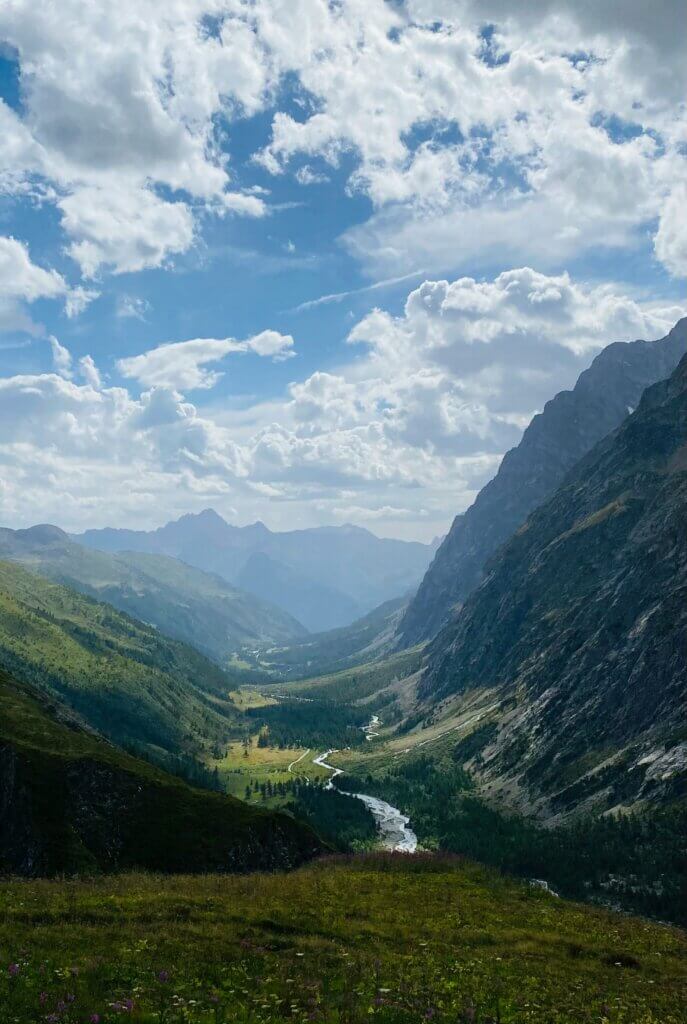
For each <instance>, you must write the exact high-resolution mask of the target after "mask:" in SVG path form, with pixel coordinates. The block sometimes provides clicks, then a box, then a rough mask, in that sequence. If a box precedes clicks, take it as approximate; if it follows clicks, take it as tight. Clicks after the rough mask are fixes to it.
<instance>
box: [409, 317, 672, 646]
mask: <svg viewBox="0 0 687 1024" xmlns="http://www.w3.org/2000/svg"><path fill="white" fill-rule="evenodd" d="M686 351H687V319H683V320H680V322H679V323H678V324H677V325H676V326H675V327H674V328H673V330H672V331H671V332H670V334H668V335H667V337H665V338H663V339H662V340H660V341H654V342H647V341H634V342H632V343H630V344H624V343H617V344H613V345H609V346H608V348H605V349H604V350H603V352H601V353H600V354H599V355H598V356H597V357H596V359H595V360H594V362H593V363H592V365H591V366H590V367H589V369H588V370H585V372H584V373H583V374H581V376H580V378H579V380H578V381H577V384H576V385H575V387H574V389H573V390H572V391H562V392H561V393H560V394H558V395H556V397H555V398H554V399H552V400H551V401H550V402H548V403H547V404H546V406H545V408H544V411H543V412H542V413H541V414H540V415H538V416H535V417H534V419H533V420H532V422H531V423H530V425H529V427H528V428H527V430H526V431H525V433H524V435H523V438H522V441H521V442H520V444H519V445H518V446H517V448H514V449H512V451H509V452H508V453H507V454H506V455H505V457H504V459H503V462H502V463H501V467H500V469H499V471H498V473H497V475H496V477H495V478H494V479H493V480H492V481H491V482H490V483H488V484H487V485H486V487H484V488H483V489H482V491H481V492H480V494H479V495H478V497H477V499H476V500H475V502H474V504H473V505H472V506H471V508H469V509H468V511H467V512H465V514H463V515H459V516H457V517H456V519H455V520H454V523H453V526H452V527H451V530H450V531H449V533H448V535H447V536H446V538H445V540H444V541H443V543H442V545H441V547H440V548H439V550H438V551H437V553H436V555H435V557H434V560H433V562H432V564H431V565H430V567H429V569H428V570H427V573H426V575H425V577H424V580H423V581H422V584H421V585H420V588H419V590H418V592H417V594H416V596H415V598H414V599H413V601H411V603H410V605H409V607H408V610H407V611H406V613H405V616H404V618H403V620H402V621H401V624H400V626H399V636H400V638H401V642H402V644H403V646H411V645H412V644H415V643H418V642H420V641H424V640H429V639H431V638H432V637H433V636H434V635H435V634H436V633H437V632H438V631H439V629H440V628H441V627H442V626H443V625H445V624H446V622H447V621H448V620H449V618H450V617H451V614H452V612H454V611H455V610H456V609H458V608H459V607H460V606H461V605H462V603H463V602H464V601H465V600H466V598H467V597H468V596H469V595H470V594H471V593H472V591H473V590H474V589H475V587H477V586H478V585H479V583H480V581H481V579H482V577H483V572H484V566H485V564H486V562H487V561H488V559H489V558H490V557H491V556H492V555H493V554H494V553H495V552H496V550H497V549H498V548H499V547H500V545H501V544H503V543H504V542H505V541H506V540H508V538H509V537H510V536H512V534H513V533H514V532H515V530H517V529H518V527H519V526H521V525H522V523H524V521H525V519H526V518H527V516H528V515H529V514H530V513H531V512H532V511H534V509H535V508H537V507H538V506H539V505H540V504H541V503H542V502H543V501H545V500H546V499H547V498H548V497H550V495H551V494H553V492H554V491H555V489H556V488H557V487H558V486H559V484H560V483H561V482H562V480H563V478H564V477H565V475H566V473H568V472H569V471H570V470H571V469H572V467H573V466H574V465H575V463H576V462H578V461H579V459H581V458H582V457H583V456H584V455H586V454H587V453H588V452H589V451H590V450H591V449H592V448H593V447H594V445H595V444H597V443H598V442H599V441H600V440H601V439H602V438H604V437H606V435H607V434H609V433H610V432H611V431H612V430H615V429H616V427H618V426H619V425H620V423H622V421H623V420H624V419H625V418H626V416H627V415H628V413H630V412H632V410H633V409H635V408H636V407H637V405H638V404H639V400H640V398H641V395H642V393H643V391H644V390H645V388H646V387H648V386H649V385H651V384H654V383H656V382H657V381H660V380H664V379H665V378H666V377H668V376H670V374H671V373H672V372H673V370H674V369H675V367H676V366H677V364H678V362H679V361H680V359H681V358H682V356H683V355H684V354H685V352H686Z"/></svg>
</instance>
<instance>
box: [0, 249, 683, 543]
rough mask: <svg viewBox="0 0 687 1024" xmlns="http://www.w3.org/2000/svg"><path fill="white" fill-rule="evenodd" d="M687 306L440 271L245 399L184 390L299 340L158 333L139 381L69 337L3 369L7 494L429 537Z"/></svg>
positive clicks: (22, 502)
mask: <svg viewBox="0 0 687 1024" xmlns="http://www.w3.org/2000/svg"><path fill="white" fill-rule="evenodd" d="M682 312H683V311H682V309H680V308H679V307H676V306H672V305H669V304H666V305H660V306H657V305H651V304H641V303H638V302H637V301H635V300H633V299H631V298H628V297H627V296H624V295H622V294H618V293H617V292H616V291H614V290H612V289H611V288H609V287H605V286H604V287H599V286H595V287H590V286H585V285H582V284H580V283H576V282H574V281H572V280H571V279H570V277H569V276H568V275H567V274H561V275H545V274H542V273H538V272H536V271H534V270H531V269H529V268H527V267H525V268H520V269H517V270H511V271H508V272H505V273H502V274H500V275H499V276H498V277H496V278H495V279H493V280H491V281H486V282H483V281H482V282H481V281H477V280H475V279H473V278H467V277H464V278H459V279H456V280H454V281H450V282H449V281H446V280H427V281H425V282H424V283H423V284H421V285H420V286H419V287H418V288H415V289H414V290H412V291H411V292H410V293H409V294H408V296H407V299H406V302H405V306H404V309H403V311H402V313H401V314H400V315H398V316H394V315H392V314H390V313H389V312H387V311H385V310H382V309H376V310H374V311H372V312H371V313H369V314H368V315H367V316H365V317H364V318H363V319H362V320H360V321H359V322H358V323H357V324H356V325H355V326H354V327H353V329H352V330H351V332H350V335H349V338H348V342H349V346H350V348H349V351H350V358H349V359H348V360H347V361H345V362H344V363H342V365H341V366H340V367H339V369H337V370H335V371H331V372H326V373H325V372H322V371H318V372H315V373H312V374H310V375H309V376H307V377H305V378H303V379H300V380H296V381H294V382H293V383H292V384H291V385H290V387H289V389H288V392H287V393H286V394H285V395H284V396H283V397H282V398H281V399H279V400H277V401H272V402H269V403H263V404H257V405H252V406H250V407H248V408H246V409H243V410H229V409H227V408H225V407H223V405H222V404H221V403H219V404H213V403H212V402H208V403H206V405H205V408H204V409H199V408H198V407H197V406H196V405H194V404H193V403H191V402H190V401H188V399H187V398H186V397H185V393H186V392H189V391H193V390H195V389H203V390H204V391H205V392H208V391H210V389H212V388H213V387H214V386H215V385H216V383H217V381H218V379H219V374H220V372H221V371H219V370H218V369H217V366H218V365H222V363H223V361H224V360H229V364H230V361H231V359H235V358H239V357H244V356H247V355H250V354H251V353H252V355H253V356H256V355H257V356H261V357H263V358H281V357H283V356H284V355H286V354H289V353H290V352H291V351H292V346H293V339H292V338H291V337H290V336H283V335H280V334H278V333H277V332H274V331H265V332H263V333H262V334H259V335H256V336H254V337H252V338H249V339H246V340H244V341H236V340H235V339H232V338H225V339H212V338H204V339H193V340H188V341H182V342H175V343H171V344H167V345H162V346H158V347H157V348H152V349H150V350H148V351H146V352H143V353H141V354H140V355H138V356H134V357H131V358H128V359H125V360H120V362H119V371H120V373H121V374H122V375H123V376H125V377H126V378H128V379H129V380H131V381H132V384H131V387H129V388H124V387H113V386H110V385H108V384H107V382H106V378H105V375H104V374H103V373H102V372H101V369H100V368H99V367H97V366H96V365H95V363H94V361H93V360H92V359H91V358H90V357H88V356H87V357H83V358H82V359H81V360H79V361H78V363H77V364H76V365H74V360H72V358H71V355H70V353H69V352H68V351H67V349H66V348H65V347H64V346H63V345H61V344H60V342H59V341H58V340H57V339H56V338H53V339H51V346H52V356H53V364H54V372H51V373H44V374H33V375H17V376H13V377H7V378H4V379H0V432H1V436H2V438H3V443H2V446H1V447H0V479H2V481H3V484H2V491H1V493H0V506H1V507H2V510H3V514H4V516H5V517H6V518H8V519H12V520H15V521H17V520H21V521H25V522H30V521H31V520H33V519H35V518H36V511H35V510H36V509H37V508H40V509H41V518H45V519H56V520H58V521H59V522H61V523H64V524H65V525H67V526H70V527H75V528H76V527H79V526H83V525H86V524H89V523H93V522H103V523H104V522H106V521H112V522H121V521H130V522H140V523H146V524H150V523H151V522H156V521H157V520H158V519H159V518H160V509H165V510H169V511H170V512H172V511H174V510H179V511H183V510H185V509H186V510H187V509H188V508H193V507H197V506H205V505H207V504H208V503H214V504H217V505H218V506H219V507H220V508H224V509H227V510H231V513H230V514H236V515H240V516H242V517H243V518H248V517H253V516H254V515H256V514H262V515H264V517H265V518H267V519H268V520H269V521H270V522H272V523H274V524H275V525H278V524H279V523H280V522H282V521H289V516H291V515H293V514H294V512H296V513H297V514H298V515H299V516H301V517H302V519H303V521H306V522H308V521H310V522H317V521H320V520H322V519H326V520H329V521H332V520H333V521H338V522H342V521H345V520H347V519H352V520H354V521H358V522H374V523H375V524H376V527H377V528H380V529H384V530H386V531H390V532H402V531H403V530H404V529H405V528H406V527H407V528H408V529H409V530H410V532H411V533H413V532H416V531H417V529H418V524H419V525H420V527H421V528H422V529H424V530H425V532H426V533H427V535H431V533H432V532H437V531H438V530H440V529H442V528H444V527H445V525H446V523H447V520H448V519H449V518H450V514H452V513H453V512H454V511H455V510H456V509H458V508H460V507H461V506H464V505H465V504H467V503H468V502H469V501H470V500H471V498H472V497H473V496H474V492H475V491H476V489H478V488H479V486H481V485H482V484H483V483H484V482H485V481H486V479H488V478H489V477H490V476H491V475H492V474H493V472H494V471H495V469H496V467H497V465H498V462H499V460H500V457H501V455H502V454H503V452H504V451H505V450H506V449H507V448H508V447H510V446H511V445H513V444H515V443H517V441H518V439H519V437H520V434H521V432H522V429H523V427H524V426H525V425H526V424H527V422H528V421H529V419H530V417H531V416H532V414H533V413H534V412H535V411H536V410H537V409H538V408H540V407H541V405H542V404H543V402H544V401H545V400H546V399H547V398H549V397H551V395H552V394H553V393H554V392H555V391H557V390H559V389H560V388H561V387H564V386H570V385H571V384H572V383H573V382H574V380H575V379H576V377H577V375H578V374H579V372H580V371H581V369H582V368H583V367H584V366H586V365H588V363H589V362H590V361H591V358H592V357H593V355H594V353H595V352H596V351H597V350H598V349H599V348H600V347H602V346H603V345H605V344H607V343H608V342H610V341H614V340H622V339H626V340H627V339H634V338H636V337H647V338H655V337H659V336H662V335H663V334H665V333H666V331H667V330H668V329H669V328H670V327H671V326H672V324H673V323H674V322H675V320H676V319H677V318H678V316H680V315H681V313H682ZM423 524H424V526H423Z"/></svg>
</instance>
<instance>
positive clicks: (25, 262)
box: [0, 236, 68, 334]
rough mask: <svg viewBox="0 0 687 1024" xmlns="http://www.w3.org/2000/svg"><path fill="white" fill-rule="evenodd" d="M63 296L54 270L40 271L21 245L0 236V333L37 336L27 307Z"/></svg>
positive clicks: (62, 284)
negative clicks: (41, 300) (10, 332)
mask: <svg viewBox="0 0 687 1024" xmlns="http://www.w3.org/2000/svg"><path fill="white" fill-rule="evenodd" d="M67 292H68V288H67V284H66V282H65V280H64V278H63V277H62V276H61V275H60V274H58V273H57V271H55V270H44V269H43V268H42V267H39V266H37V265H36V264H35V263H33V262H32V261H31V257H30V255H29V250H28V248H27V246H26V245H25V244H24V243H23V242H20V241H18V240H17V239H16V238H11V237H10V238H8V237H1V236H0V331H13V330H20V331H26V332H28V333H29V334H37V333H39V327H38V326H37V325H36V324H35V323H34V322H33V320H32V319H31V316H30V315H29V313H28V311H27V308H26V307H27V304H30V303H32V302H35V301H36V300H37V299H54V298H58V297H61V296H64V295H66V294H67Z"/></svg>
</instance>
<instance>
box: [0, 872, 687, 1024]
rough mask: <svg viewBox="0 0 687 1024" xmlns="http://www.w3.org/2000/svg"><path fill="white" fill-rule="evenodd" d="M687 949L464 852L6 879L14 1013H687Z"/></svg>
mask: <svg viewBox="0 0 687 1024" xmlns="http://www.w3.org/2000/svg"><path fill="white" fill-rule="evenodd" d="M686 954H687V937H686V936H685V934H684V933H682V932H679V931H678V930H676V929H671V928H668V927H662V926H659V925H655V924H650V923H648V922H646V921H642V920H637V919H633V918H627V917H621V916H618V915H613V914H611V913H607V912H604V911H600V910H595V909H590V908H588V907H584V906H580V905H577V904H573V903H568V902H567V901H564V900H559V899H556V898H555V897H552V896H550V895H548V894H546V893H542V892H540V891H538V890H535V889H533V888H531V887H528V886H524V885H518V884H516V883H513V882H511V881H508V880H506V879H504V878H502V877H500V876H498V875H496V874H494V873H491V872H489V871H488V870H487V869H484V868H480V867H477V866H475V865H471V864H465V863H461V862H460V861H458V860H455V859H451V858H436V857H430V856H420V857H416V858H404V857H403V856H398V855H397V856H395V857H394V856H391V855H371V856H368V857H361V858H357V859H354V860H350V859H341V860H327V861H320V862H318V863H316V864H314V865H311V866H309V867H307V868H303V869H301V870H299V871H296V872H293V873H291V874H286V875H284V874H271V875H267V874H263V875H251V876H215V875H208V876H201V877H198V876H196V877H188V876H176V877H163V876H155V875H135V874H133V875H125V876H115V877H109V878H101V879H98V880H94V881H90V882H84V881H81V882H66V881H65V882H48V881H31V882H26V881H13V880H9V881H5V882H4V883H0V969H1V973H0V1021H2V1022H3V1024H5V1022H10V1021H20V1022H22V1024H23V1022H31V1021H36V1022H37V1021H47V1022H49V1024H56V1022H58V1021H59V1022H60V1024H76V1022H84V1021H90V1022H92V1024H103V1022H107V1024H110V1022H113V1021H120V1020H123V1019H126V1020H131V1021H139V1022H142V1021H146V1022H151V1024H152V1022H158V1024H172V1022H181V1021H186V1022H208V1024H209V1022H213V1024H218V1022H222V1021H245V1022H248V1021H250V1022H254V1024H267V1022H278V1021H294V1022H303V1024H305V1022H309V1021H315V1022H317V1021H321V1022H330V1021H331V1022H342V1024H354V1022H357V1021H363V1020H377V1021H378V1022H380V1024H382V1022H393V1021H408V1022H410V1021H419V1022H421V1021H429V1020H433V1021H436V1022H439V1021H446V1022H449V1021H451V1022H462V1021H465V1022H473V1024H488V1022H495V1021H498V1022H501V1024H515V1022H539V1024H554V1022H597V1024H600V1022H611V1024H620V1022H623V1024H684V1021H685V1019H687V956H686Z"/></svg>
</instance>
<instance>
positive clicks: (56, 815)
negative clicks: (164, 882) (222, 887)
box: [0, 674, 323, 876]
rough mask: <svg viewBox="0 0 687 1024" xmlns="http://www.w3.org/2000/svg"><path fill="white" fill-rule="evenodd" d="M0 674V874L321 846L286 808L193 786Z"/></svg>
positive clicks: (242, 866) (198, 866)
mask: <svg viewBox="0 0 687 1024" xmlns="http://www.w3.org/2000/svg"><path fill="white" fill-rule="evenodd" d="M65 714H66V715H68V713H65V712H63V711H62V710H61V709H59V707H56V706H54V705H53V706H50V705H47V706H46V704H45V703H44V702H43V699H42V698H40V697H39V696H38V695H37V694H35V693H33V692H32V691H30V690H27V689H26V688H24V687H21V686H18V685H17V684H15V683H14V682H13V681H12V680H10V679H9V678H8V677H7V676H4V674H3V675H1V676H0V871H5V872H12V873H16V874H21V875H29V876H38V875H53V874H58V873H64V872H66V873H72V872H93V871H124V870H129V869H134V868H144V869H147V870H151V871H170V872H191V873H192V872H206V871H249V870H271V869H284V868H290V867H295V866H297V865H298V864H301V863H303V861H305V860H307V859H309V858H311V857H313V856H316V855H317V854H318V853H319V852H321V850H322V849H323V847H322V844H321V843H320V841H319V840H318V839H317V837H316V836H315V835H314V833H313V832H312V831H311V830H310V829H309V828H308V827H307V826H305V825H301V824H300V823H299V822H296V821H295V820H293V819H292V818H290V817H288V816H287V815H284V814H277V813H272V812H268V811H261V810H258V809H255V808H250V807H248V806H247V805H246V804H243V803H241V802H240V801H239V800H235V799H233V798H232V797H228V796H223V795H221V794H219V793H209V792H205V791H204V790H198V789H193V788H192V787H190V786H188V785H186V784H185V783H183V782H181V781H180V780H178V779H176V778H174V777H173V776H170V775H167V774H166V773H165V772H162V771H159V770H158V769H156V768H153V767H151V766H150V765H148V764H146V763H144V762H142V761H139V760H137V759H136V758H133V757H129V756H128V755H126V754H124V753H122V752H121V751H119V750H117V748H116V747H113V746H111V745H110V744H109V743H106V742H105V741H104V740H102V739H100V738H99V737H98V736H96V735H95V734H93V733H90V732H89V731H88V730H87V729H85V728H84V727H83V726H81V725H80V724H79V723H78V721H76V720H75V719H73V718H72V719H69V718H68V717H66V718H65Z"/></svg>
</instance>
